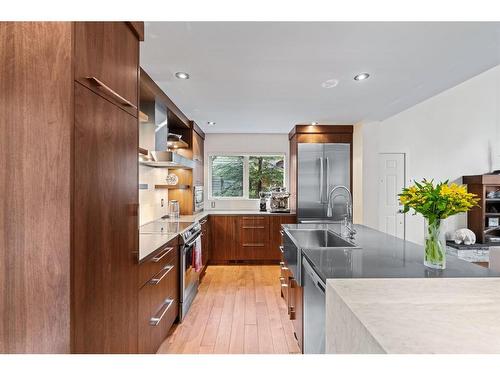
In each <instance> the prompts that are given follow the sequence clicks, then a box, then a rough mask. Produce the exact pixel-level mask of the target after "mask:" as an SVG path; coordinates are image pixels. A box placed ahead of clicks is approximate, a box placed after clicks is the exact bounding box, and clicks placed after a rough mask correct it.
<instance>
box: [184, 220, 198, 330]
mask: <svg viewBox="0 0 500 375" xmlns="http://www.w3.org/2000/svg"><path fill="white" fill-rule="evenodd" d="M200 236H201V226H200V224H199V223H198V222H196V223H195V224H194V225H193V226H192V227H191V228H189V229H187V230H185V231H184V232H182V233H181V272H180V274H181V283H180V284H181V290H180V292H181V293H180V305H181V306H180V313H179V320H180V321H181V322H182V320H183V319H184V317H185V316H186V314H187V312H188V310H189V307H190V306H191V304H192V303H193V300H194V297H196V294H197V293H198V285H199V284H200V274H199V273H198V272H196V271H195V269H194V267H193V250H194V246H195V243H196V240H197V239H198V238H199V237H200Z"/></svg>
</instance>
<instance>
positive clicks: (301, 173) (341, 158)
mask: <svg viewBox="0 0 500 375" xmlns="http://www.w3.org/2000/svg"><path fill="white" fill-rule="evenodd" d="M350 160H351V146H350V144H348V143H299V144H298V164H297V168H298V187H297V197H298V199H297V201H298V202H297V216H298V220H299V222H306V221H311V220H315V221H316V220H325V221H338V220H342V219H343V217H344V215H345V201H343V200H342V199H340V198H338V199H337V200H335V206H334V210H333V213H334V216H333V217H327V215H326V213H327V201H328V193H329V192H330V191H331V189H332V188H333V187H334V186H337V185H345V186H347V187H348V188H349V189H350V188H351V184H350V180H351V165H350Z"/></svg>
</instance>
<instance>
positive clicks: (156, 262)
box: [139, 238, 179, 287]
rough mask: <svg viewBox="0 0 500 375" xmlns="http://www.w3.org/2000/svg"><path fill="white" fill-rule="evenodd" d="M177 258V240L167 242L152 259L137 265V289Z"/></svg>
mask: <svg viewBox="0 0 500 375" xmlns="http://www.w3.org/2000/svg"><path fill="white" fill-rule="evenodd" d="M175 257H176V258H178V257H179V245H178V242H177V238H175V239H174V240H172V241H170V242H168V243H167V244H166V245H165V246H164V247H163V248H162V249H161V250H159V251H158V252H157V253H156V254H155V255H154V257H152V258H151V259H148V260H146V261H145V262H143V263H141V264H139V287H141V286H143V285H144V284H146V283H147V282H148V281H149V280H150V279H151V278H152V277H153V276H154V275H156V274H157V273H158V272H160V271H161V269H162V268H164V267H165V265H166V264H167V263H168V262H170V261H171V260H172V259H173V258H175Z"/></svg>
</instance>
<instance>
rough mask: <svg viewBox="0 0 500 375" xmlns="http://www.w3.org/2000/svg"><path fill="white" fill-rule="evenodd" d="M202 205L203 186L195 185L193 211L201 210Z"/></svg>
mask: <svg viewBox="0 0 500 375" xmlns="http://www.w3.org/2000/svg"><path fill="white" fill-rule="evenodd" d="M203 206H204V194H203V186H201V185H196V186H194V188H193V208H194V212H200V211H203Z"/></svg>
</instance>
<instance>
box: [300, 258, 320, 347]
mask: <svg viewBox="0 0 500 375" xmlns="http://www.w3.org/2000/svg"><path fill="white" fill-rule="evenodd" d="M302 286H303V288H304V354H322V353H324V352H325V283H324V282H323V280H321V279H320V277H319V276H318V275H317V274H316V272H314V270H313V268H312V266H311V265H310V264H309V262H308V261H307V259H305V258H304V257H302Z"/></svg>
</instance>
